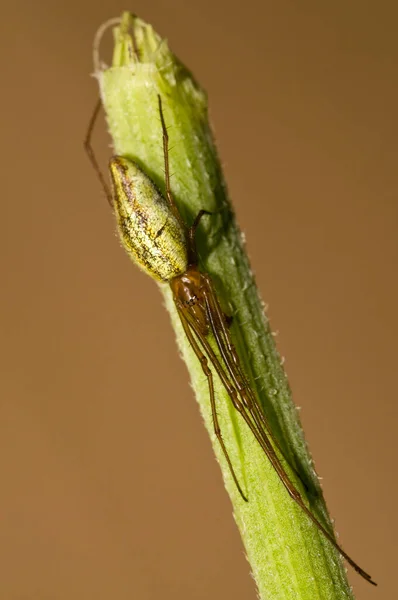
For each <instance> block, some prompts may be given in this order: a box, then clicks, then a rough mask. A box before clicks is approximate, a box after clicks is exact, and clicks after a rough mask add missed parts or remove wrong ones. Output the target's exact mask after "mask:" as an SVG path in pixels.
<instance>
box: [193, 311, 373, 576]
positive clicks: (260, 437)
mask: <svg viewBox="0 0 398 600" xmlns="http://www.w3.org/2000/svg"><path fill="white" fill-rule="evenodd" d="M189 323H190V325H191V327H192V329H193V330H194V332H195V334H196V335H197V336H198V338H199V339H200V342H201V344H202V346H203V348H204V349H205V351H206V353H207V354H208V356H209V358H210V360H211V363H212V364H213V367H214V368H215V370H216V371H217V373H218V375H219V377H220V379H221V381H222V383H223V385H224V387H225V389H226V391H227V393H228V395H229V396H230V398H231V401H232V403H233V405H234V407H235V408H236V410H237V411H238V412H239V413H240V414H241V415H242V417H243V419H244V420H245V422H246V424H247V425H248V427H249V428H250V430H251V432H252V433H253V435H254V437H255V438H256V440H257V442H258V443H259V444H260V447H261V448H262V450H263V451H264V453H265V454H266V456H267V458H268V460H269V461H270V463H271V465H272V467H273V468H274V469H275V471H276V473H277V475H278V476H279V479H280V480H281V482H282V483H283V485H284V486H285V488H286V490H287V492H288V494H289V496H290V497H291V498H292V499H293V500H294V501H295V502H296V504H297V505H298V506H299V507H300V508H301V510H302V511H303V512H304V513H305V514H306V515H307V516H308V517H309V519H311V521H312V522H313V523H314V525H315V526H316V527H317V528H318V529H319V531H321V533H322V534H323V535H324V536H325V538H326V539H327V540H328V541H329V542H330V543H331V544H332V545H333V546H334V547H335V548H336V550H337V551H338V552H339V553H340V554H341V555H342V556H343V557H344V558H345V559H346V560H347V562H348V563H349V564H350V565H351V566H352V567H353V568H354V569H355V570H356V571H357V573H359V574H360V575H361V576H362V577H363V578H364V579H366V580H367V581H368V582H369V583H371V584H372V585H377V584H376V583H375V582H374V581H373V580H372V578H371V575H369V574H368V573H366V571H364V570H363V569H361V567H360V566H359V565H358V564H357V563H356V562H355V561H354V560H353V559H352V558H351V557H350V556H349V555H348V554H347V553H346V552H345V551H344V550H343V549H342V547H341V546H340V545H339V544H338V543H337V542H336V540H335V539H334V538H333V536H332V535H331V534H330V533H329V531H328V530H327V529H326V528H325V527H324V526H323V525H322V523H321V522H320V521H318V519H317V518H316V517H315V516H314V515H313V514H312V512H311V511H310V510H309V509H308V508H307V506H306V505H305V504H304V501H303V499H302V497H301V495H300V493H299V492H298V490H297V489H296V488H295V487H294V485H293V483H292V482H291V481H290V479H289V477H288V476H287V475H286V473H285V471H284V469H283V467H282V465H281V462H280V460H279V458H278V457H277V455H276V454H275V451H274V449H273V447H272V445H271V443H270V441H269V440H268V438H267V436H266V434H265V432H264V431H263V430H258V428H257V427H256V426H255V424H254V423H253V421H252V419H251V418H250V417H251V416H252V415H250V413H249V414H247V408H246V406H245V405H244V404H242V402H240V401H238V399H237V397H236V390H235V388H234V387H233V386H231V384H230V382H229V381H228V379H227V377H226V375H225V373H224V371H223V369H222V366H221V364H220V363H219V360H218V358H217V356H216V355H215V353H214V351H213V349H212V348H211V346H210V344H209V342H208V341H207V339H206V337H204V336H202V335H201V334H200V332H199V331H198V329H197V327H196V326H195V323H194V322H192V323H191V322H190V321H189Z"/></svg>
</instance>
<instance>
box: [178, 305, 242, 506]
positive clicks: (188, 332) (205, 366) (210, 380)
mask: <svg viewBox="0 0 398 600" xmlns="http://www.w3.org/2000/svg"><path fill="white" fill-rule="evenodd" d="M177 308H178V314H179V315H180V319H181V323H182V326H183V328H184V331H185V335H186V336H187V338H188V341H189V343H190V344H191V346H192V349H193V351H194V352H195V354H196V356H197V358H198V360H199V362H200V364H201V366H202V369H203V372H204V374H205V375H206V377H207V382H208V384H209V395H210V404H211V412H212V417H213V427H214V433H215V434H216V437H217V440H218V442H219V444H220V446H221V449H222V451H223V453H224V456H225V459H226V461H227V463H228V467H229V470H230V472H231V475H232V478H233V480H234V482H235V485H236V487H237V488H238V491H239V493H240V495H241V496H242V498H243V500H244V501H245V502H247V501H248V500H247V497H246V496H245V494H244V493H243V491H242V488H241V486H240V484H239V481H238V478H237V476H236V474H235V471H234V468H233V466H232V462H231V459H230V457H229V454H228V451H227V449H226V447H225V443H224V440H223V437H222V435H221V429H220V424H219V422H218V415H217V410H216V401H215V395H214V384H213V374H212V372H211V370H210V369H209V365H208V361H207V358H206V356H205V355H204V354H203V352H202V351H201V349H200V348H199V345H198V344H197V342H196V340H195V337H194V336H193V334H192V331H191V330H190V327H189V323H188V322H187V321H186V319H185V315H184V312H183V310H181V309H180V308H179V307H177Z"/></svg>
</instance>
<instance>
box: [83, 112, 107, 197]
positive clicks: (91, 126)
mask: <svg viewBox="0 0 398 600" xmlns="http://www.w3.org/2000/svg"><path fill="white" fill-rule="evenodd" d="M100 108H101V100H97V103H96V105H95V107H94V110H93V114H92V115H91V118H90V122H89V124H88V129H87V133H86V137H85V138H84V149H85V151H86V153H87V156H88V158H89V161H90V162H91V166H92V167H93V169H94V171H95V172H96V174H97V177H98V179H99V181H100V184H101V185H102V187H103V190H104V192H105V196H106V199H107V200H108V203H109V205H110V207H111V208H112V209H113V199H112V194H111V191H110V189H109V187H108V185H107V183H106V181H105V177H104V175H103V174H102V171H101V169H100V166H99V164H98V160H97V157H96V156H95V152H94V149H93V147H92V145H91V137H92V135H93V130H94V127H95V123H96V121H97V117H98V113H99V111H100Z"/></svg>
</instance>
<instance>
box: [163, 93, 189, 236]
mask: <svg viewBox="0 0 398 600" xmlns="http://www.w3.org/2000/svg"><path fill="white" fill-rule="evenodd" d="M158 104H159V115H160V122H161V123H162V133H163V155H164V178H165V188H166V196H167V200H168V201H169V204H170V206H171V208H172V210H173V212H174V215H175V217H176V218H177V219H178V221H179V222H180V223H181V225H182V226H183V228H184V229H185V223H184V222H183V220H182V218H181V215H180V213H179V210H178V208H177V206H176V203H175V202H174V198H173V195H172V193H171V187H170V166H169V134H168V133H167V127H166V122H165V120H164V115H163V107H162V98H161V96H160V94H158Z"/></svg>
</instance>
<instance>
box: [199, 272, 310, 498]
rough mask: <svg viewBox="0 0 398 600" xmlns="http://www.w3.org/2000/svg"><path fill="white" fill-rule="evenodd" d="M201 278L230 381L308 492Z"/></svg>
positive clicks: (210, 285) (212, 294) (215, 300)
mask: <svg viewBox="0 0 398 600" xmlns="http://www.w3.org/2000/svg"><path fill="white" fill-rule="evenodd" d="M203 278H204V280H205V281H206V284H207V286H208V289H206V288H203V290H202V292H203V294H204V296H205V301H206V304H207V312H208V316H209V320H210V322H211V325H212V329H213V331H214V336H215V338H216V342H217V345H218V347H219V349H220V352H221V355H222V357H223V360H224V362H225V364H226V366H227V369H228V371H229V374H230V376H231V377H232V380H233V382H234V384H235V386H236V388H237V389H238V392H239V393H240V394H241V396H242V399H243V400H244V402H245V403H246V406H247V408H248V409H249V410H250V411H251V412H252V414H253V417H254V419H255V421H256V423H257V426H258V428H259V429H260V430H261V424H260V422H261V423H262V425H263V426H264V427H265V429H266V431H267V434H268V435H269V437H270V438H271V439H272V441H273V442H274V444H275V446H276V447H277V448H278V450H279V452H280V454H281V456H282V457H283V458H284V460H285V461H286V463H287V464H288V465H289V467H290V468H291V469H292V471H293V472H294V473H295V474H296V475H297V477H298V478H299V479H300V481H301V483H302V484H303V486H304V488H305V489H306V490H308V486H307V485H306V483H305V482H304V481H303V479H302V477H301V475H300V473H299V472H298V471H297V469H296V468H295V467H294V466H292V465H291V464H290V462H289V460H288V459H287V458H286V456H285V454H284V452H283V450H282V448H281V447H280V445H279V443H278V441H277V440H276V438H275V437H274V435H273V433H272V431H271V428H270V426H269V423H268V421H267V419H266V417H265V415H264V413H263V411H262V410H261V408H260V407H259V406H258V403H257V400H256V397H255V396H254V393H253V391H252V389H251V387H250V385H249V384H248V382H247V379H246V376H245V374H244V373H243V370H242V367H241V364H240V361H239V358H238V355H237V353H236V349H235V346H234V345H233V343H232V340H231V336H230V333H229V330H228V328H227V326H226V324H225V319H224V313H223V312H222V309H221V306H220V303H219V302H218V298H217V295H216V292H215V290H214V287H213V282H212V281H211V279H210V277H209V276H207V275H203ZM214 315H215V316H216V319H217V322H216V320H215V317H214ZM220 333H221V334H222V336H223V339H221V338H220ZM224 342H225V344H226V346H227V349H228V353H227V352H226V351H225V348H224ZM229 356H232V359H233V362H234V364H233V365H231V361H230V359H229Z"/></svg>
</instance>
